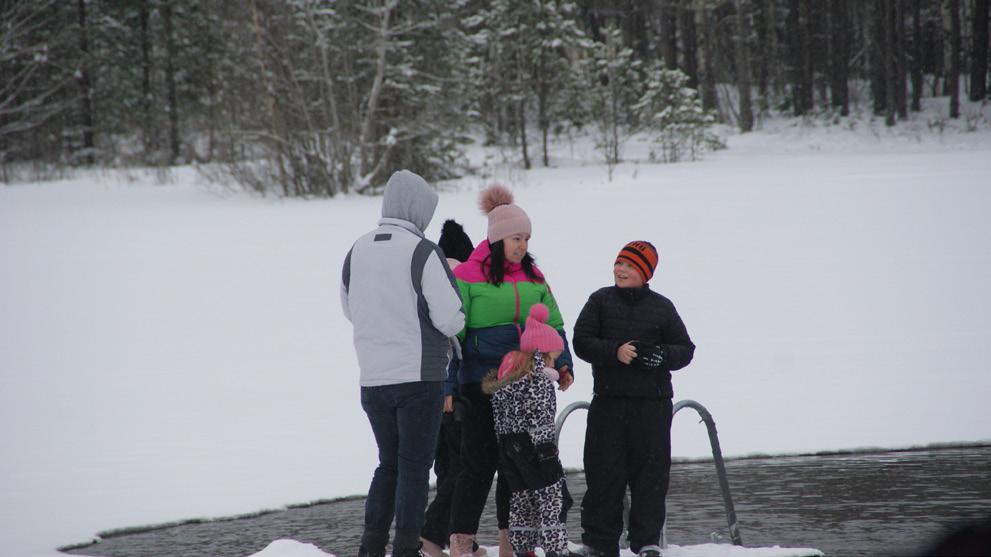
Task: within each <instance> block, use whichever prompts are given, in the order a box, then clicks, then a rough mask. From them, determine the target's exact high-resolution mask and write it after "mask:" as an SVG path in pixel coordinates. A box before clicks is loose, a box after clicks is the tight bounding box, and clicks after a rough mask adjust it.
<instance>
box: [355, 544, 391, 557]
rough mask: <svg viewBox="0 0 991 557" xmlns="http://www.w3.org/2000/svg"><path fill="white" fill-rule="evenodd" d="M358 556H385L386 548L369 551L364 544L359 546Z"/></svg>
mask: <svg viewBox="0 0 991 557" xmlns="http://www.w3.org/2000/svg"><path fill="white" fill-rule="evenodd" d="M358 557H385V550H384V549H383V550H382V551H369V550H368V548H367V547H365V546H364V545H360V546H358Z"/></svg>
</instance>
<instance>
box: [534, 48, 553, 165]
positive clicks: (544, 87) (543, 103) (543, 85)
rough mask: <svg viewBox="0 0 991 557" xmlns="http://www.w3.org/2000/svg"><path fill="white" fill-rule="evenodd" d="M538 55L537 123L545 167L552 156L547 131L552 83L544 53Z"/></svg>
mask: <svg viewBox="0 0 991 557" xmlns="http://www.w3.org/2000/svg"><path fill="white" fill-rule="evenodd" d="M537 56H539V59H538V61H537V71H536V74H537V75H536V76H535V77H534V79H536V80H537V124H538V125H539V126H540V137H541V151H542V159H543V163H544V167H545V168H546V167H548V166H550V165H551V163H550V156H549V155H548V153H547V133H548V129H549V128H550V117H549V116H548V114H547V97H548V95H549V94H550V83H548V82H547V78H546V77H545V75H546V74H545V72H544V65H545V64H544V62H545V58H544V53H543V52H541V53H539V54H538V55H537Z"/></svg>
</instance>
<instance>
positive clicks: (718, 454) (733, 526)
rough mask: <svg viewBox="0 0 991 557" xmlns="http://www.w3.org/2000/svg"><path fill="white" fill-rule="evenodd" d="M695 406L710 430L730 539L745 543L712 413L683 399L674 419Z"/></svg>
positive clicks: (677, 407)
mask: <svg viewBox="0 0 991 557" xmlns="http://www.w3.org/2000/svg"><path fill="white" fill-rule="evenodd" d="M686 406H687V407H689V408H693V409H695V411H696V412H698V413H699V416H701V417H702V421H703V422H705V427H706V429H707V430H708V431H709V444H710V445H712V460H713V461H714V462H715V464H716V475H717V476H718V477H719V487H720V489H722V492H723V504H724V505H725V506H726V523H727V525H728V526H729V535H730V539H731V540H732V541H733V544H735V545H743V539H742V537H741V536H740V526H739V524H738V523H737V521H736V509H734V508H733V496H732V495H730V491H729V480H728V479H727V478H726V465H725V463H723V451H722V449H720V448H719V436H718V435H717V434H716V422H715V420H713V419H712V414H710V413H709V411H708V410H706V409H705V407H704V406H702V405H701V404H699V403H697V402H695V401H694V400H681V401H678V403H677V404H675V405H674V408H673V409H672V411H671V416H672V420H673V418H674V415H675V414H677V413H678V410H681V409H682V408H685V407H686Z"/></svg>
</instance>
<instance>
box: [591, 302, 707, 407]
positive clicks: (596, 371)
mask: <svg viewBox="0 0 991 557" xmlns="http://www.w3.org/2000/svg"><path fill="white" fill-rule="evenodd" d="M634 340H635V341H639V342H640V344H641V346H649V345H659V346H661V348H662V349H663V351H664V362H663V364H662V365H661V366H660V367H658V368H653V369H648V368H645V367H642V366H640V365H638V361H637V360H634V361H633V362H632V363H631V364H629V365H626V364H623V363H622V362H620V361H619V360H618V359H617V358H616V351H617V350H618V349H619V347H620V346H622V345H623V344H626V343H627V342H630V341H634ZM573 346H574V348H575V354H577V355H578V357H579V358H581V359H583V360H585V361H586V362H588V363H590V364H592V375H593V380H594V383H593V392H594V393H595V394H596V396H607V397H633V398H671V397H672V396H674V391H673V390H672V388H671V371H673V370H677V369H681V368H683V367H685V366H687V365H688V364H689V363H690V362H691V361H692V356H694V355H695V344H693V343H692V339H691V338H689V337H688V331H687V330H686V329H685V324H684V323H683V322H682V321H681V317H680V316H679V315H678V312H677V310H675V308H674V304H672V303H671V300H668V299H667V298H665V297H664V296H661V295H660V294H658V293H656V292H653V291H651V290H650V288H649V287H646V286H645V287H643V288H617V287H615V286H609V287H606V288H601V289H599V290H597V291H596V292H594V293H593V294H592V295H591V296H589V298H588V302H586V303H585V307H584V308H582V311H581V314H580V315H579V316H578V321H576V322H575V336H574V343H573Z"/></svg>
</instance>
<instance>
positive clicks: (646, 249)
mask: <svg viewBox="0 0 991 557" xmlns="http://www.w3.org/2000/svg"><path fill="white" fill-rule="evenodd" d="M619 260H623V261H625V262H627V263H629V264H630V265H633V268H634V269H636V270H637V272H638V273H640V277H641V278H643V281H644V282H645V283H646V282H649V281H650V279H651V277H653V276H654V269H656V268H657V248H655V247H654V245H653V244H651V243H650V242H642V241H640V240H636V241H633V242H630V243H629V244H626V245H625V246H623V249H621V250H619V255H617V256H616V261H619Z"/></svg>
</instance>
